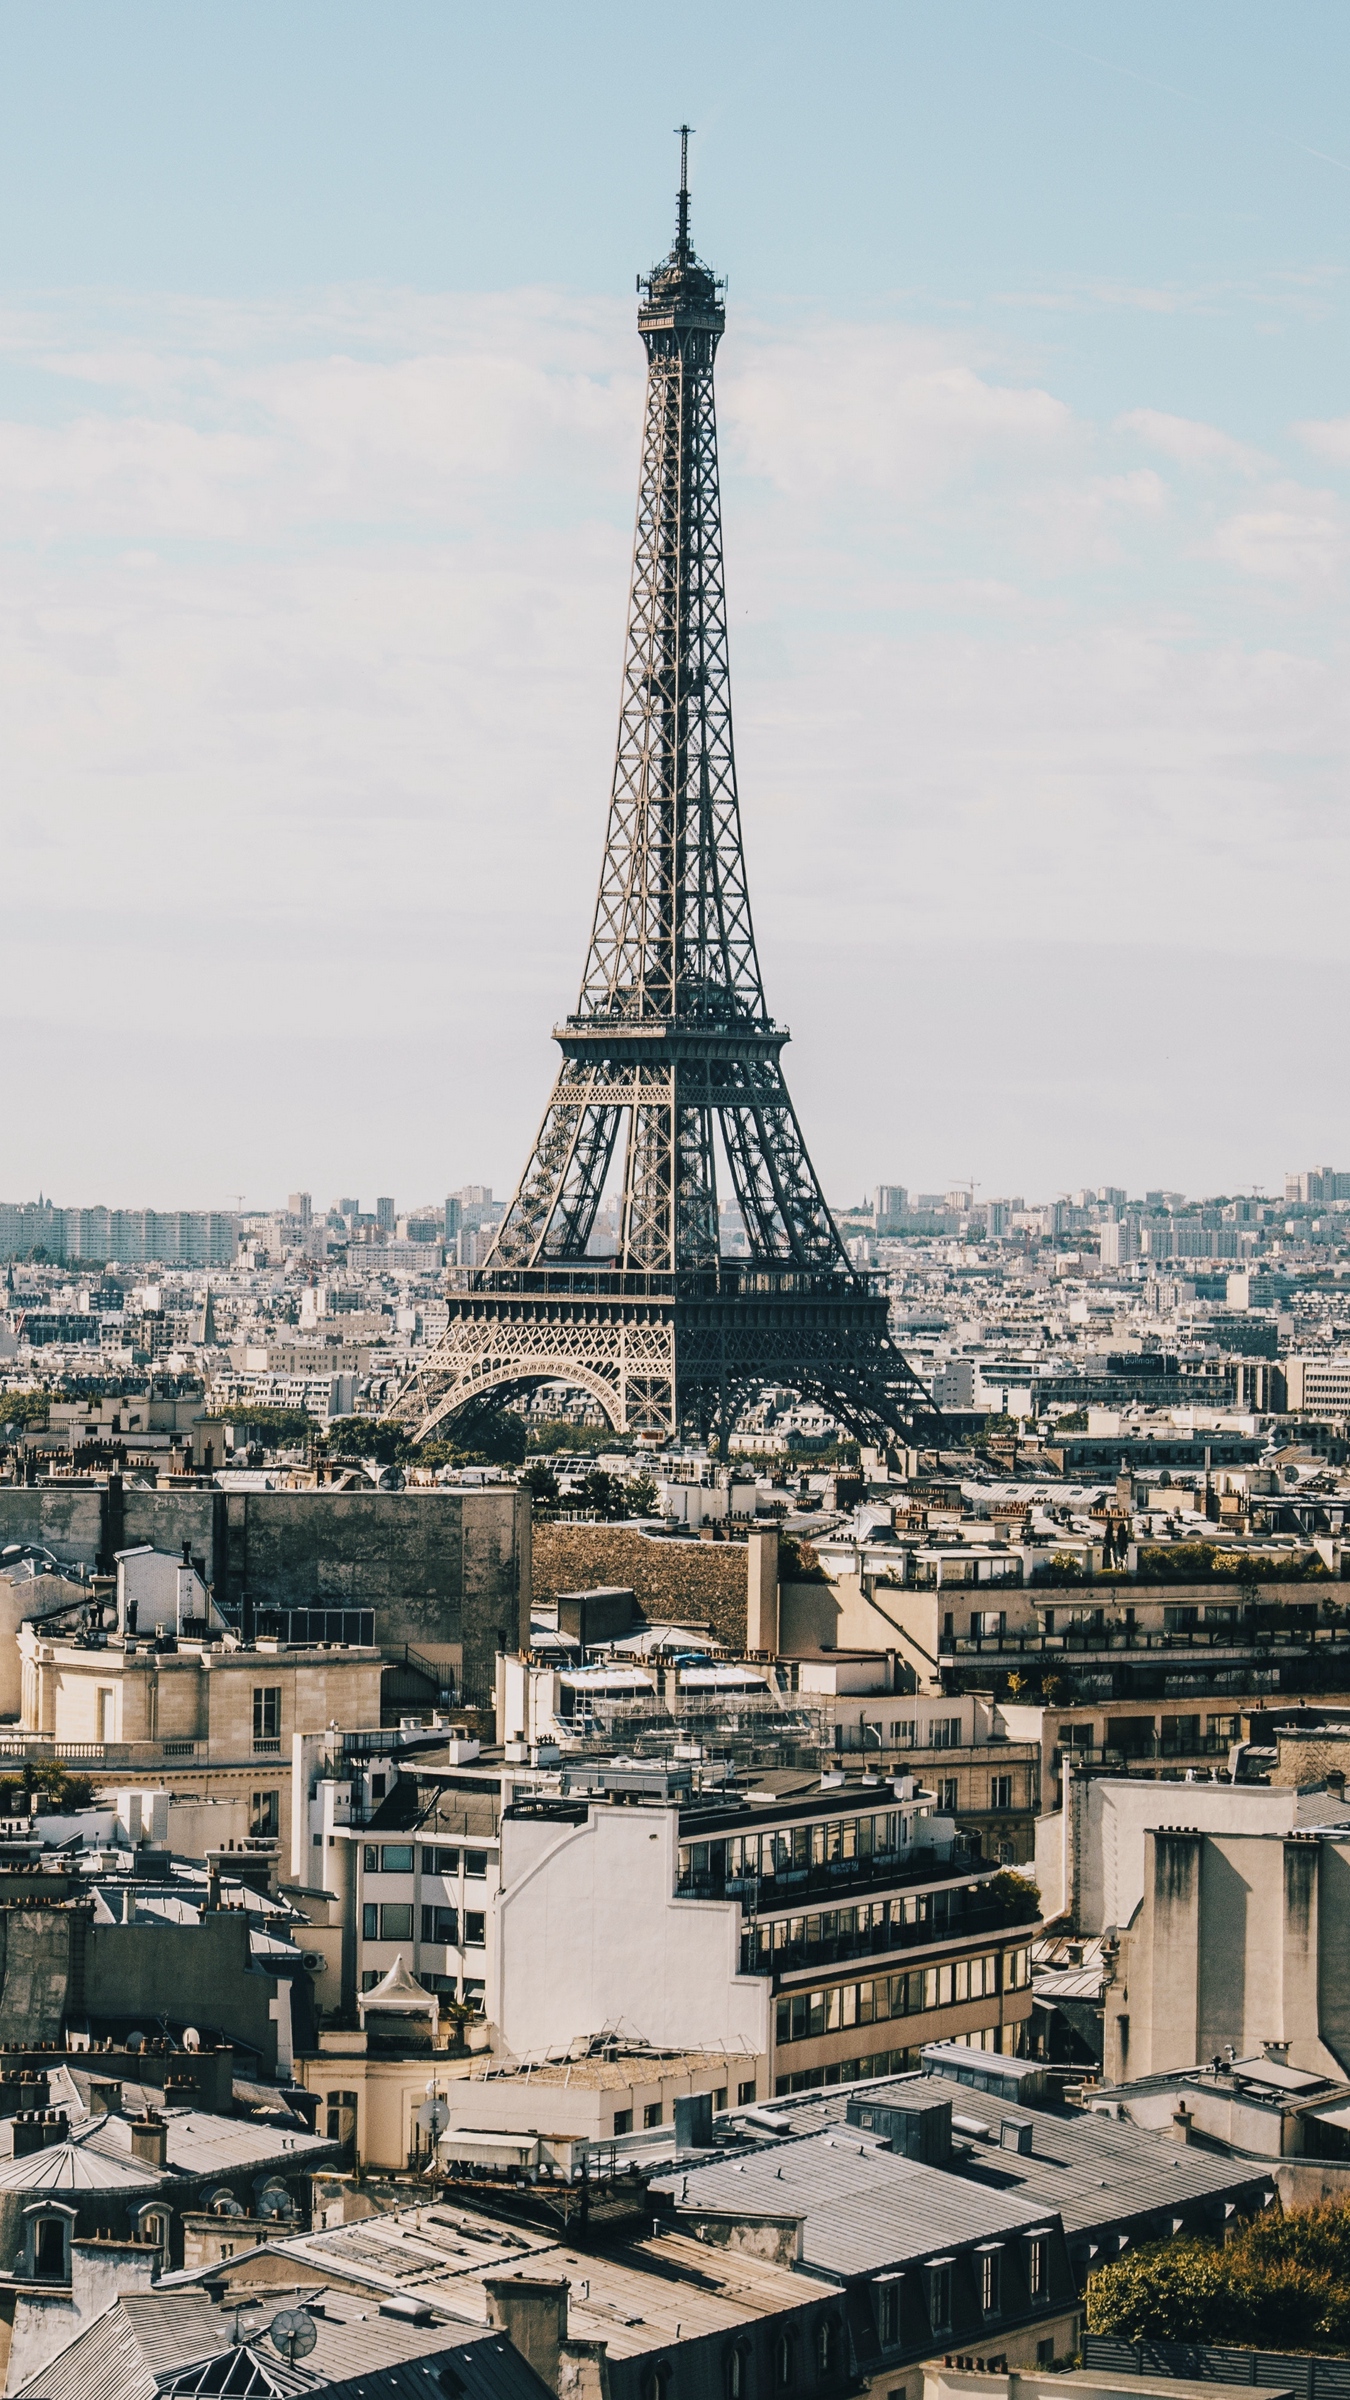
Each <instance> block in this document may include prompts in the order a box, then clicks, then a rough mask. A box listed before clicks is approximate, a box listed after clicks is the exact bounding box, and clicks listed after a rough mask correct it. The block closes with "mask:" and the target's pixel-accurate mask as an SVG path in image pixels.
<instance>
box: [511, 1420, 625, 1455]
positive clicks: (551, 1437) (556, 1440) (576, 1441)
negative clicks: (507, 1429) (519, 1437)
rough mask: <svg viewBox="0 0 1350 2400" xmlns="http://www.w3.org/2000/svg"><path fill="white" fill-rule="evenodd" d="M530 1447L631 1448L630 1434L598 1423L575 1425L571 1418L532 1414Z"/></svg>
mask: <svg viewBox="0 0 1350 2400" xmlns="http://www.w3.org/2000/svg"><path fill="white" fill-rule="evenodd" d="M526 1439H527V1444H528V1447H529V1448H530V1449H531V1450H543V1451H550V1450H572V1451H578V1450H583V1451H584V1450H591V1451H594V1450H597V1449H599V1448H601V1447H602V1446H603V1448H604V1449H606V1450H631V1449H632V1448H633V1436H632V1434H631V1433H611V1432H610V1431H609V1429H608V1427H606V1428H605V1429H604V1431H602V1430H601V1429H600V1427H599V1426H598V1425H574V1424H573V1423H572V1420H571V1418H570V1417H532V1418H531V1419H530V1421H529V1425H528V1428H527V1434H526Z"/></svg>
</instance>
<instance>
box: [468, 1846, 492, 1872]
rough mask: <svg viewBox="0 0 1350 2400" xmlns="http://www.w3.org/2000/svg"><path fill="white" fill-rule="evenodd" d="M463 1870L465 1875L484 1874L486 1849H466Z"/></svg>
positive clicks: (485, 1869)
mask: <svg viewBox="0 0 1350 2400" xmlns="http://www.w3.org/2000/svg"><path fill="white" fill-rule="evenodd" d="M464 1872H465V1874H466V1875H486V1873H487V1852H486V1850H466V1851H465V1853H464Z"/></svg>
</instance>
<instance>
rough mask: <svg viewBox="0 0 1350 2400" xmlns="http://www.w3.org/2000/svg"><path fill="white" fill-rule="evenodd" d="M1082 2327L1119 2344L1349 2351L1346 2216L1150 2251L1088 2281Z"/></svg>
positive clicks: (1342, 2212)
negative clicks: (1222, 2344)
mask: <svg viewBox="0 0 1350 2400" xmlns="http://www.w3.org/2000/svg"><path fill="white" fill-rule="evenodd" d="M1088 2326H1089V2329H1090V2331H1091V2332H1093V2333H1113V2334H1119V2335H1122V2336H1123V2337H1124V2338H1125V2339H1126V2340H1127V2341H1174V2342H1246V2343H1258V2342H1259V2343H1260V2345H1261V2346H1262V2348H1263V2349H1267V2350H1312V2351H1322V2352H1335V2353H1345V2352H1347V2351H1350V2207H1346V2206H1345V2205H1344V2204H1343V2203H1340V2202H1337V2201H1334V2200H1327V2201H1323V2202H1322V2203H1321V2204H1320V2206H1318V2207H1316V2208H1300V2209H1292V2210H1291V2211H1290V2212H1289V2214H1288V2215H1287V2216H1277V2215H1273V2214H1272V2215H1266V2216H1262V2217H1258V2218H1257V2220H1256V2221H1255V2223H1254V2224H1251V2225H1246V2226H1243V2227H1242V2229H1241V2230H1240V2231H1239V2232H1238V2233H1237V2234H1235V2235H1234V2237H1233V2239H1232V2240H1231V2241H1229V2242H1228V2243H1226V2244H1225V2245H1224V2247H1223V2248H1222V2249H1220V2248H1218V2247H1217V2246H1216V2245H1215V2244H1214V2243H1212V2242H1205V2241H1185V2242H1155V2243H1151V2244H1149V2245H1148V2246H1147V2247H1145V2248H1143V2249H1140V2250H1137V2251H1135V2252H1134V2254H1133V2256H1132V2257H1129V2258H1124V2259H1121V2260H1120V2261H1119V2262H1118V2263H1117V2264H1116V2265H1114V2266H1110V2267H1103V2268H1101V2269H1100V2270H1099V2271H1098V2273H1097V2274H1095V2275H1094V2276H1093V2277H1092V2278H1091V2280H1090V2282H1089V2284H1088Z"/></svg>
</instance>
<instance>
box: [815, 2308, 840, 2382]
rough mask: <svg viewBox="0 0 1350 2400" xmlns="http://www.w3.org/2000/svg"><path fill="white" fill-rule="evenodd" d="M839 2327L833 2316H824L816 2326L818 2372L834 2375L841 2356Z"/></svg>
mask: <svg viewBox="0 0 1350 2400" xmlns="http://www.w3.org/2000/svg"><path fill="white" fill-rule="evenodd" d="M836 2333H837V2328H836V2326H835V2321H834V2319H833V2317H822V2318H821V2319H820V2321H819V2323H818V2324H817V2326H816V2374H817V2376H826V2375H832V2374H833V2373H834V2370H835V2364H836V2362H837V2359H838V2356H839V2343H838V2340H837V2339H836Z"/></svg>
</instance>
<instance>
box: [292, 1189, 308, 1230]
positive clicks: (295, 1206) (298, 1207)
mask: <svg viewBox="0 0 1350 2400" xmlns="http://www.w3.org/2000/svg"><path fill="white" fill-rule="evenodd" d="M286 1207H287V1211H288V1213H289V1214H290V1215H291V1216H293V1217H298V1218H299V1219H300V1222H301V1224H302V1225H305V1226H309V1225H312V1224H313V1222H314V1200H313V1196H312V1194H311V1193H309V1192H292V1194H291V1196H290V1198H289V1200H288V1201H287V1203H286Z"/></svg>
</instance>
